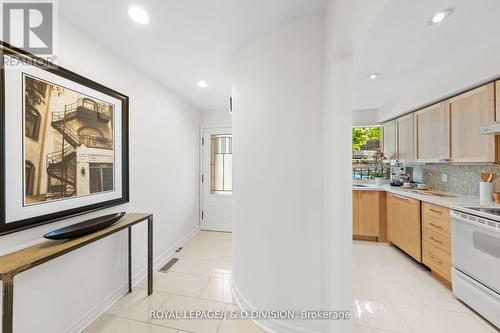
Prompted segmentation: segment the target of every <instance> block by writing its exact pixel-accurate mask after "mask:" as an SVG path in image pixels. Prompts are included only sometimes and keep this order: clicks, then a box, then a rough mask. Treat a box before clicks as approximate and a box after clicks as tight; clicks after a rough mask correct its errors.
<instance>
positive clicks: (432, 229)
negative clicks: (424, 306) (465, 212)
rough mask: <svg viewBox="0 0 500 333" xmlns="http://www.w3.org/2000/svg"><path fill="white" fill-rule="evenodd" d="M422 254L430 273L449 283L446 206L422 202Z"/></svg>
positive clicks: (449, 252)
mask: <svg viewBox="0 0 500 333" xmlns="http://www.w3.org/2000/svg"><path fill="white" fill-rule="evenodd" d="M422 256H423V258H422V259H423V263H424V265H426V266H427V267H429V268H430V269H431V271H432V274H434V275H438V277H439V278H441V280H444V282H446V283H447V284H450V283H451V235H450V211H449V209H448V208H445V207H442V206H438V205H434V204H430V203H427V202H422Z"/></svg>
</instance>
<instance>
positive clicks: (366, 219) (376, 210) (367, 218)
mask: <svg viewBox="0 0 500 333" xmlns="http://www.w3.org/2000/svg"><path fill="white" fill-rule="evenodd" d="M379 216H380V192H378V191H360V192H359V224H358V228H359V234H360V235H363V236H376V237H378V236H379V224H380V219H379Z"/></svg>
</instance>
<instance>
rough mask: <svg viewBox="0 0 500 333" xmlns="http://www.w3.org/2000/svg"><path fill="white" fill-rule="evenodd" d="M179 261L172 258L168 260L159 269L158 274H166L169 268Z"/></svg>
mask: <svg viewBox="0 0 500 333" xmlns="http://www.w3.org/2000/svg"><path fill="white" fill-rule="evenodd" d="M178 261H179V258H172V259H170V260H169V261H168V262H167V263H166V264H165V266H163V267H162V268H160V270H159V272H162V273H166V272H168V270H169V269H170V268H172V266H173V265H175V263H176V262H178Z"/></svg>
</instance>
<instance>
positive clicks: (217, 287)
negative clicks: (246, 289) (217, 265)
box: [200, 278, 234, 303]
mask: <svg viewBox="0 0 500 333" xmlns="http://www.w3.org/2000/svg"><path fill="white" fill-rule="evenodd" d="M200 298H203V299H208V300H211V301H217V302H225V303H234V301H233V293H232V291H231V281H230V280H229V279H219V278H211V279H210V281H209V282H208V285H207V286H206V288H205V290H203V292H202V293H201V296H200Z"/></svg>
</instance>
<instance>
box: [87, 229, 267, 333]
mask: <svg viewBox="0 0 500 333" xmlns="http://www.w3.org/2000/svg"><path fill="white" fill-rule="evenodd" d="M231 242H232V236H231V234H229V233H219V232H206V231H202V232H200V233H199V234H197V235H196V236H195V237H193V239H191V240H190V241H189V242H188V243H187V244H185V245H184V248H183V250H182V251H181V252H179V253H177V254H176V255H175V256H174V257H177V258H181V259H180V260H179V261H178V262H177V263H176V264H175V265H174V266H173V267H172V268H171V269H170V271H169V272H168V273H160V272H155V275H154V281H155V282H154V293H153V295H151V296H150V297H147V292H146V285H147V284H146V279H144V280H142V281H141V282H140V283H139V284H138V285H137V286H136V287H135V288H134V289H133V291H132V293H130V294H127V295H125V296H124V297H123V298H121V299H120V300H119V301H118V302H117V303H116V304H115V305H113V307H111V309H109V310H108V311H107V312H106V313H105V314H104V315H102V316H101V317H99V318H98V319H97V320H96V321H95V322H94V323H92V325H91V326H90V327H88V328H87V329H86V330H85V332H88V333H90V332H92V333H143V332H144V333H170V332H195V333H205V332H207V333H216V332H217V333H236V332H238V333H260V332H263V331H262V330H261V329H260V328H258V327H257V326H256V325H255V324H253V323H252V322H251V321H248V320H222V321H221V320H159V319H156V320H155V319H150V318H149V311H150V310H158V309H160V310H203V309H207V310H226V309H227V310H234V311H236V310H237V309H238V307H237V306H236V305H235V304H233V303H234V301H233V297H232V293H231V286H230V277H231V268H232V263H231V261H232V256H231V247H232V244H231Z"/></svg>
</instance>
